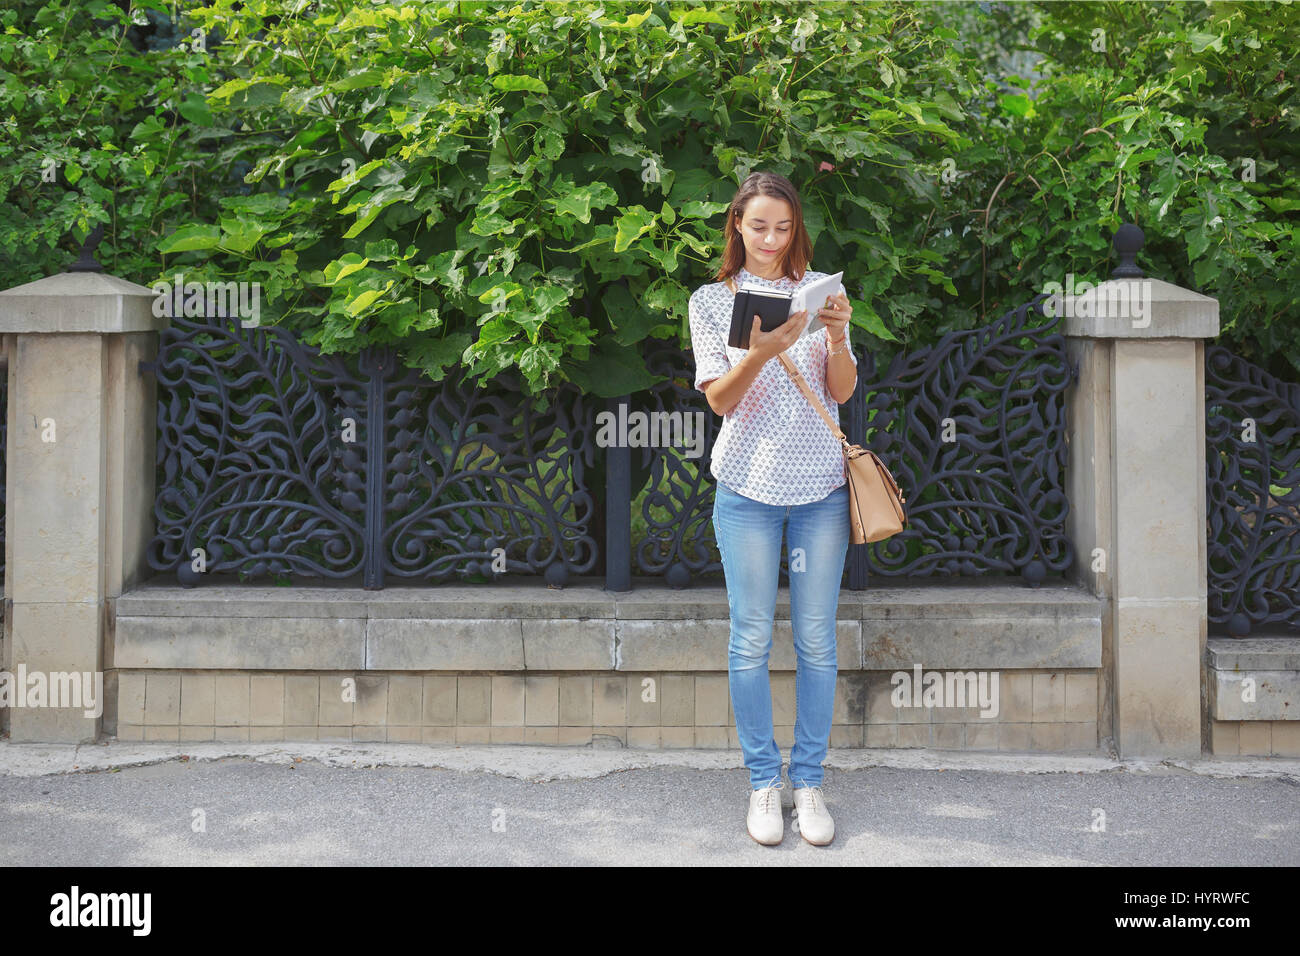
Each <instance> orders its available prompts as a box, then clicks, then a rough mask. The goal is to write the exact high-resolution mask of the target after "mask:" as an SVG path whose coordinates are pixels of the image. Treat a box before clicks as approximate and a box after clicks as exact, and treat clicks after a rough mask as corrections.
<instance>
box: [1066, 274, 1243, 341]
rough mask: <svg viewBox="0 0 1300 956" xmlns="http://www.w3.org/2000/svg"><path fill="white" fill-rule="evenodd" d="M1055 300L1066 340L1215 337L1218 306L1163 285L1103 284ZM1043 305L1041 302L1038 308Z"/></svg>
mask: <svg viewBox="0 0 1300 956" xmlns="http://www.w3.org/2000/svg"><path fill="white" fill-rule="evenodd" d="M1070 278H1072V277H1067V283H1066V293H1067V294H1065V295H1062V296H1061V297H1060V306H1059V308H1057V314H1058V315H1061V316H1062V323H1061V327H1062V331H1063V332H1064V333H1065V334H1066V335H1072V336H1076V337H1079V338H1090V339H1212V338H1215V337H1216V336H1218V334H1219V300H1218V299H1214V298H1211V297H1210V296H1208V295H1201V293H1199V292H1193V291H1192V290H1191V289H1184V288H1183V287H1182V286H1177V285H1174V284H1173V283H1170V282H1165V281H1164V280H1163V279H1151V278H1143V279H1107V280H1106V281H1105V282H1099V283H1097V285H1096V286H1094V287H1093V288H1092V289H1091V290H1084V291H1083V292H1081V293H1080V294H1075V295H1070V294H1068V293H1069V291H1070V284H1069V279H1070ZM1048 305H1049V303H1048V302H1045V303H1044V307H1045V308H1046V307H1048Z"/></svg>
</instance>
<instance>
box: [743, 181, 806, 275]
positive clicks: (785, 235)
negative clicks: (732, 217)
mask: <svg viewBox="0 0 1300 956" xmlns="http://www.w3.org/2000/svg"><path fill="white" fill-rule="evenodd" d="M793 234H794V210H793V209H791V208H790V204H789V203H788V202H786V201H785V200H784V199H778V198H776V197H774V196H761V195H760V196H754V197H753V198H751V199H750V200H749V202H748V203H747V204H746V205H745V212H744V215H743V217H742V218H741V220H740V238H741V241H742V242H744V244H745V268H746V269H748V270H749V271H750V272H753V273H755V274H756V275H758V274H762V273H765V272H769V271H771V270H772V269H775V268H776V266H777V263H779V262H780V261H781V257H782V256H783V255H784V254H785V249H786V246H788V245H790V237H791V236H792V235H793ZM751 266H752V268H751Z"/></svg>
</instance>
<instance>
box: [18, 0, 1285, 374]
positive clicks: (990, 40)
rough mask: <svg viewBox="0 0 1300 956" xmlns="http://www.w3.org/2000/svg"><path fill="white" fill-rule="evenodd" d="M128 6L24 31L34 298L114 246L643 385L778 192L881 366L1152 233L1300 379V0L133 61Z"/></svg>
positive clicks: (624, 14) (426, 334)
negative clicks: (725, 231)
mask: <svg viewBox="0 0 1300 956" xmlns="http://www.w3.org/2000/svg"><path fill="white" fill-rule="evenodd" d="M74 6H75V7H76V9H77V10H79V11H83V12H79V13H76V14H75V15H69V11H70V10H72V8H73V7H74ZM152 9H153V10H155V11H161V10H163V9H164V8H162V7H161V6H154V7H152ZM115 10H116V8H114V7H112V6H111V5H110V4H106V3H97V2H90V3H86V4H75V5H74V4H71V3H53V2H51V3H45V4H35V3H30V2H25V3H20V11H19V12H20V13H21V14H22V15H15V13H14V12H13V11H10V12H9V13H6V14H4V15H2V17H0V23H3V24H4V27H5V33H4V35H3V36H0V117H3V119H2V120H0V123H3V126H2V127H0V128H2V129H3V131H4V136H3V137H0V188H4V189H5V191H6V194H7V201H8V203H9V205H10V206H11V207H14V208H16V209H17V211H18V212H17V214H16V215H15V216H12V217H7V218H6V220H5V222H4V223H3V224H2V225H0V255H3V256H4V257H5V258H4V259H3V260H2V261H0V270H2V271H3V274H0V281H3V282H4V283H5V284H6V285H9V284H16V283H17V282H19V281H24V280H26V279H29V278H34V277H35V276H36V275H39V274H48V273H49V272H53V271H58V268H60V267H61V266H62V264H63V263H64V262H66V260H67V254H68V252H69V251H70V250H71V249H72V248H75V240H73V239H68V238H65V236H66V233H67V232H68V230H70V229H75V230H76V231H77V232H78V234H81V233H84V231H85V230H86V229H87V228H88V227H89V226H91V225H93V224H95V223H97V222H103V223H105V224H106V227H107V229H108V235H109V239H108V240H107V241H106V245H105V248H106V249H107V250H108V258H107V259H103V258H102V257H101V261H105V264H106V265H108V266H109V268H110V269H112V271H114V272H117V273H118V274H121V275H125V276H126V277H128V278H132V279H135V280H136V281H139V282H143V283H145V284H149V283H151V282H153V281H154V280H155V279H157V278H161V277H166V276H169V275H172V274H174V273H175V272H176V271H177V270H183V271H185V272H186V274H187V277H193V278H200V279H201V278H213V279H216V278H220V279H223V280H229V279H241V280H245V281H258V282H261V283H262V287H263V294H264V297H265V299H266V300H267V301H266V302H265V303H264V306H263V316H264V321H275V322H280V323H283V324H285V325H287V326H289V327H291V328H292V329H293V330H294V331H295V332H296V333H297V334H299V335H300V336H302V337H303V338H304V339H306V340H307V341H310V342H312V343H315V344H318V345H320V346H321V347H323V348H324V349H326V350H329V351H355V350H358V349H360V348H363V347H365V346H367V345H371V344H392V345H395V346H397V347H398V348H399V349H400V351H401V354H402V356H403V359H404V361H406V362H407V363H408V364H409V365H411V366H413V367H418V368H421V369H424V370H425V371H427V373H428V374H429V375H430V376H431V377H432V378H434V379H438V378H440V377H441V376H442V375H443V374H444V373H445V371H446V370H447V369H448V368H449V367H453V366H458V365H462V366H464V367H465V368H466V369H467V370H468V371H470V372H471V373H473V374H478V375H482V376H484V377H491V376H492V375H494V374H496V373H497V372H499V371H500V370H501V369H504V368H508V367H516V368H518V369H519V370H520V372H521V373H522V375H523V376H524V379H525V381H526V383H527V387H528V388H529V389H530V390H532V391H533V392H534V393H541V392H542V391H543V390H545V389H546V388H547V387H548V386H553V385H554V384H555V383H556V382H557V381H559V380H562V379H567V380H571V381H573V382H575V383H577V384H578V385H579V386H581V387H582V388H584V389H586V390H588V391H590V392H591V393H593V394H595V395H599V396H610V395H617V394H622V393H625V392H631V391H636V390H638V389H641V388H644V387H646V386H647V385H648V384H650V383H651V382H652V381H653V377H652V376H651V375H650V374H649V373H648V372H647V371H646V368H645V364H644V361H643V358H642V355H643V352H644V344H645V343H646V342H647V340H651V339H672V338H676V339H677V340H678V341H680V342H681V343H682V344H683V345H685V344H687V337H686V333H687V315H686V303H687V299H688V297H689V294H690V292H691V291H692V290H693V289H694V288H695V287H696V286H698V285H699V284H700V283H703V282H707V281H712V269H713V268H714V265H715V263H716V257H717V254H718V252H719V250H720V247H719V242H720V225H721V215H720V213H721V211H722V210H723V209H724V208H725V206H724V204H725V203H726V202H727V200H729V199H730V197H731V195H732V193H733V192H734V189H735V187H736V185H737V184H738V183H739V181H740V180H741V179H743V178H744V176H745V175H746V174H747V173H749V172H750V171H751V170H754V169H768V170H773V171H776V172H779V173H782V174H784V175H786V176H789V177H790V178H791V179H792V180H793V181H794V182H795V184H796V185H797V186H798V187H799V188H800V190H801V195H802V197H803V201H804V213H805V218H806V221H807V225H808V227H809V230H810V232H811V233H812V236H813V239H814V243H815V250H816V255H815V258H814V268H817V269H821V270H828V271H838V270H839V269H843V270H844V271H845V274H846V278H847V280H848V281H847V285H848V287H849V291H850V295H851V297H852V299H853V304H854V321H855V324H856V325H857V326H858V327H859V329H860V330H861V332H862V333H863V334H861V335H859V336H858V337H857V338H858V339H859V340H863V339H865V340H866V341H867V343H868V347H869V348H872V349H876V350H878V351H881V352H888V351H890V350H894V349H901V348H908V347H915V346H917V345H920V344H924V343H926V342H928V341H932V340H933V339H934V338H935V337H936V336H937V335H939V334H941V333H942V332H944V331H947V330H950V329H965V328H972V327H975V326H977V325H980V324H982V323H984V322H987V321H989V320H991V319H992V318H993V317H994V316H995V315H997V314H998V313H999V312H1001V311H1003V310H1005V309H1006V308H1010V307H1012V306H1014V305H1017V304H1019V303H1021V302H1023V301H1025V300H1026V299H1028V298H1029V297H1030V296H1032V295H1033V294H1034V293H1035V292H1037V291H1040V290H1041V289H1042V288H1043V286H1044V285H1045V284H1046V283H1048V282H1053V281H1057V282H1060V281H1063V280H1064V279H1065V276H1066V274H1067V273H1073V274H1074V275H1075V276H1076V277H1077V278H1079V279H1088V280H1090V281H1097V280H1099V279H1102V278H1105V276H1106V275H1107V273H1108V271H1109V268H1110V266H1109V263H1108V257H1109V237H1110V235H1111V233H1112V232H1113V230H1114V229H1115V228H1116V227H1117V226H1118V225H1119V224H1120V223H1122V222H1124V221H1134V222H1137V223H1138V224H1139V225H1141V226H1142V227H1143V229H1144V230H1145V231H1146V233H1147V248H1146V250H1144V254H1143V257H1142V259H1141V260H1140V261H1141V262H1142V264H1143V265H1144V266H1145V268H1146V269H1147V272H1148V274H1151V275H1156V276H1159V277H1161V278H1165V279H1167V280H1169V281H1171V282H1176V283H1178V284H1181V285H1186V286H1190V287H1192V288H1196V289H1198V290H1200V291H1203V292H1205V293H1206V294H1210V295H1215V296H1218V297H1219V298H1220V300H1221V301H1222V303H1223V320H1224V328H1225V336H1224V340H1225V341H1226V342H1227V343H1228V344H1230V345H1233V346H1234V347H1235V348H1237V349H1238V350H1239V351H1241V352H1243V353H1244V354H1246V355H1247V357H1250V358H1252V359H1253V360H1255V361H1257V362H1259V363H1261V364H1265V365H1268V366H1269V367H1270V368H1271V370H1273V371H1274V372H1277V373H1278V374H1284V375H1287V376H1288V377H1291V378H1295V377H1296V371H1295V370H1296V369H1300V332H1298V331H1297V328H1296V321H1295V319H1296V315H1297V302H1296V299H1297V296H1296V293H1295V290H1296V289H1297V288H1298V287H1300V274H1298V272H1300V265H1298V264H1297V263H1298V261H1300V257H1297V255H1296V252H1297V239H1296V234H1295V223H1296V216H1297V214H1296V209H1297V205H1298V204H1300V193H1298V191H1297V188H1296V174H1295V172H1294V170H1295V167H1296V163H1295V160H1296V153H1297V137H1296V123H1297V113H1296V93H1295V83H1296V79H1297V60H1296V57H1297V53H1296V51H1297V49H1298V48H1300V26H1298V25H1297V18H1296V12H1295V10H1294V8H1293V6H1291V5H1282V4H1278V5H1273V4H1256V3H1232V4H1219V3H1215V4H1184V3H1168V4H1162V3H1144V4H1127V3H1087V4H1084V3H1043V4H1005V5H1004V4H950V3H901V2H889V3H878V4H865V3H845V2H824V3H817V4H804V3H793V2H764V3H755V4H730V3H726V4H723V3H678V2H672V3H668V2H638V3H615V2H609V3H594V2H586V0H584V2H573V3H555V2H533V0H523V2H520V3H516V4H511V5H506V4H495V3H469V2H462V3H454V2H408V3H403V4H400V5H399V4H391V3H387V2H382V3H381V2H343V3H312V2H305V0H214V2H212V3H211V4H209V5H207V6H202V7H199V6H189V7H187V8H186V9H185V19H184V20H183V21H181V22H180V23H179V24H178V25H175V29H176V30H177V34H178V35H179V36H189V35H190V33H191V31H192V30H193V29H200V30H202V31H204V34H205V35H206V36H207V37H208V38H209V39H210V41H211V42H210V43H209V44H208V47H207V51H206V53H204V54H202V55H200V54H196V53H194V52H192V51H190V52H186V51H182V50H179V49H172V50H160V51H153V52H147V53H134V52H129V51H128V47H127V46H126V45H124V42H123V41H124V38H125V37H126V25H127V24H128V23H129V22H130V20H131V19H132V18H135V19H137V20H138V19H140V18H141V11H143V10H144V6H143V5H141V4H135V5H134V6H133V8H132V10H133V12H132V14H131V15H130V16H129V17H128V16H126V15H120V14H116V13H115ZM29 14H31V15H29ZM153 16H154V19H157V16H158V14H157V13H155V14H154V15H153ZM93 17H98V18H100V21H101V22H102V23H103V24H104V25H103V26H97V25H94V24H93V23H92V20H91V18H93ZM1098 30H1101V31H1104V32H1103V33H1102V34H1100V35H1099V34H1097V32H1096V31H1098ZM1099 39H1100V42H1099ZM1017 71H1023V72H1024V73H1025V74H1026V75H1023V76H1021V75H1017ZM76 103H83V104H87V103H88V104H90V106H89V107H87V106H84V105H83V108H82V110H81V111H78V110H76V109H75V106H74V107H73V108H68V104H76ZM51 153H54V154H57V155H56V159H57V161H58V162H59V163H61V164H62V168H63V170H64V175H63V179H61V180H60V181H59V182H58V183H40V184H39V185H36V184H35V183H36V180H34V179H33V177H34V175H35V174H36V172H37V170H38V167H39V163H40V160H41V158H42V157H44V156H46V155H49V154H51ZM1247 161H1249V162H1247ZM241 163H243V164H246V168H247V169H248V172H247V175H246V176H244V177H235V178H234V181H233V182H232V177H231V172H232V171H233V170H239V169H242V168H245V167H243V166H240V165H239V164H241ZM73 166H75V167H76V169H75V170H74V169H73V168H72V167H73ZM1247 169H1249V170H1250V171H1251V172H1252V173H1253V175H1254V179H1253V181H1251V180H1250V177H1249V175H1246V171H1247ZM74 176H75V177H76V178H75V179H74ZM241 178H242V180H243V182H240V181H239V180H240V179H241Z"/></svg>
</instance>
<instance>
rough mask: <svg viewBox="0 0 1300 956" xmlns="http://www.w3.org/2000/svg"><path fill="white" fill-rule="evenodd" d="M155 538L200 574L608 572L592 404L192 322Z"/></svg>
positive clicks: (156, 562) (222, 322)
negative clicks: (592, 476)
mask: <svg viewBox="0 0 1300 956" xmlns="http://www.w3.org/2000/svg"><path fill="white" fill-rule="evenodd" d="M146 370H151V371H153V372H154V373H155V374H156V375H157V378H158V386H159V401H158V456H157V461H158V467H159V485H158V493H157V497H156V500H155V507H154V516H155V519H156V522H157V533H156V535H155V537H154V538H153V541H152V542H151V546H150V549H149V555H148V560H149V563H150V565H151V566H152V567H153V568H154V569H156V570H159V571H170V572H175V573H176V574H177V576H178V578H179V579H180V580H181V582H182V583H186V584H193V583H195V582H196V581H197V580H198V576H199V574H200V573H204V572H207V573H221V572H232V571H237V572H240V573H242V574H244V575H247V576H250V577H260V576H268V575H269V576H274V575H298V576H303V577H323V578H332V579H348V578H353V577H357V578H359V579H360V580H361V582H362V584H363V585H364V586H365V587H367V588H380V587H382V586H383V584H384V581H385V578H386V577H388V576H392V577H402V578H419V579H422V580H430V581H445V580H447V579H449V578H452V577H460V578H462V579H472V578H474V577H478V578H479V579H483V580H488V579H491V578H492V577H493V576H494V575H497V574H503V573H507V572H526V573H537V572H545V573H546V575H547V579H548V580H549V581H551V582H552V583H556V584H559V583H563V581H564V580H566V578H567V576H568V574H570V573H573V574H582V573H586V572H589V571H590V570H591V569H592V568H593V567H594V566H595V563H596V560H597V548H596V545H595V540H594V539H593V538H592V536H591V534H590V533H589V532H590V524H591V521H592V517H593V502H592V498H591V495H590V492H589V490H588V489H587V487H586V483H585V474H584V469H585V468H588V467H589V466H590V465H591V452H592V448H591V441H590V438H589V436H588V434H587V432H588V429H589V425H588V419H589V417H590V416H589V415H588V414H587V412H586V402H585V399H584V397H583V396H582V395H581V394H580V393H579V392H578V391H577V390H576V389H574V388H567V389H561V390H559V392H558V393H557V395H556V396H555V397H554V399H553V400H552V401H551V402H550V403H549V404H548V406H547V407H546V408H545V409H543V410H542V411H536V410H535V409H534V408H533V407H532V406H531V405H529V404H527V403H523V404H521V402H520V395H521V394H522V392H521V391H520V390H519V385H520V383H519V382H518V381H512V378H511V375H509V374H507V375H505V376H503V377H502V378H501V379H499V380H498V381H496V382H495V383H492V384H491V385H490V387H489V388H486V389H480V388H475V387H473V386H472V385H470V384H468V383H465V382H460V381H453V380H445V381H443V382H441V383H437V384H435V383H431V382H429V381H428V380H426V379H421V378H420V377H419V376H418V375H417V374H415V373H412V372H409V371H407V370H404V369H402V368H401V367H400V365H399V364H398V363H397V362H396V360H395V356H394V355H393V353H392V352H391V351H388V350H385V349H371V350H369V351H366V352H364V353H363V354H361V355H360V356H359V357H358V359H357V360H356V361H344V360H343V359H340V358H338V357H334V356H326V355H321V354H320V353H319V352H318V351H317V350H315V349H313V348H310V347H307V346H304V345H301V344H300V343H298V342H296V341H294V340H293V339H292V337H291V336H290V335H289V334H288V333H286V332H284V331H283V330H281V329H277V328H255V329H244V328H240V327H239V326H238V325H237V324H236V322H235V321H232V320H229V319H210V320H209V319H187V318H176V319H174V320H173V324H172V328H171V329H169V330H167V331H166V332H164V333H163V334H162V339H161V342H160V346H159V354H158V357H157V360H156V361H155V362H153V363H150V365H149V366H148V369H146Z"/></svg>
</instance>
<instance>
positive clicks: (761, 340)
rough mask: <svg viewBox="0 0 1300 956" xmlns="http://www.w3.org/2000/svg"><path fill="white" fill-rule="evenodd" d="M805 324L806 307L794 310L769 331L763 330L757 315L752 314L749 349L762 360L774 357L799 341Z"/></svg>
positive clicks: (806, 317) (806, 318)
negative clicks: (793, 312)
mask: <svg viewBox="0 0 1300 956" xmlns="http://www.w3.org/2000/svg"><path fill="white" fill-rule="evenodd" d="M807 324H808V310H807V309H804V310H802V311H800V312H796V313H795V314H794V315H792V316H790V318H788V319H786V321H785V323H784V324H782V325H779V326H777V327H776V328H774V329H773V330H772V331H771V332H764V331H763V323H762V321H761V320H760V319H759V317H758V316H754V324H753V325H752V326H750V329H749V351H750V352H751V353H753V354H755V355H757V356H758V357H759V358H761V359H762V360H763V361H764V362H766V361H767V360H768V359H770V358H775V357H776V355H777V354H778V353H780V352H784V351H785V350H786V349H788V348H789V347H790V346H792V345H794V343H795V342H797V341H799V336H800V335H802V334H803V329H804V326H805V325H807Z"/></svg>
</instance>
